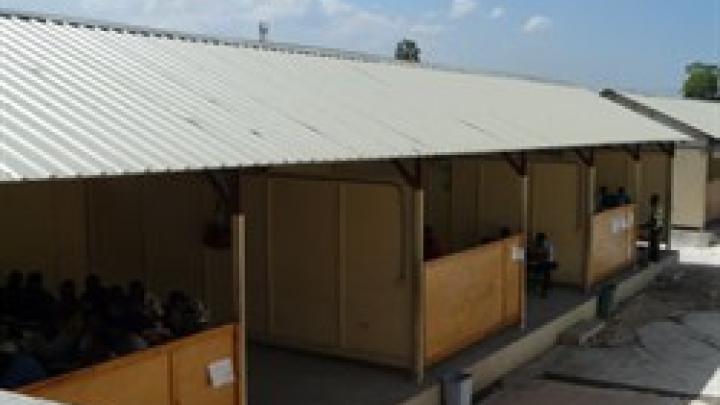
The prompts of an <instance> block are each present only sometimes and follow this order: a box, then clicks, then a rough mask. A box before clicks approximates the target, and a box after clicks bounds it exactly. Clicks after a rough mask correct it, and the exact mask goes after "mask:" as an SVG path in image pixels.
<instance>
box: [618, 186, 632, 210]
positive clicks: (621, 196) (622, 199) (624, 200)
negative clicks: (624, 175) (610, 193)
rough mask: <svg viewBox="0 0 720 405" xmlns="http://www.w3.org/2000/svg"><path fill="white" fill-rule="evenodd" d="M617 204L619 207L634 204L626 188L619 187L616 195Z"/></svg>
mask: <svg viewBox="0 0 720 405" xmlns="http://www.w3.org/2000/svg"><path fill="white" fill-rule="evenodd" d="M615 202H616V203H617V205H618V207H620V206H623V205H628V204H632V200H631V198H630V195H629V194H628V193H627V191H625V187H618V192H617V194H616V195H615Z"/></svg>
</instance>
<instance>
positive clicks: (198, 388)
mask: <svg viewBox="0 0 720 405" xmlns="http://www.w3.org/2000/svg"><path fill="white" fill-rule="evenodd" d="M241 336H242V328H241V327H237V326H236V325H227V326H223V327H220V328H217V329H213V330H209V331H206V332H203V333H200V334H197V335H194V336H190V337H187V338H184V339H180V340H178V341H175V342H172V343H169V344H167V345H164V346H158V347H155V348H152V349H148V350H145V351H142V352H139V353H135V354H132V355H129V356H125V357H122V358H118V359H116V360H112V361H109V362H106V363H103V364H99V365H97V366H93V367H89V368H86V369H82V370H79V371H76V372H72V373H69V374H66V375H63V376H60V377H56V378H52V379H49V380H47V381H43V382H40V383H37V384H33V385H31V386H28V387H26V388H24V389H22V390H20V391H21V392H22V393H23V394H27V395H30V396H35V397H39V398H45V399H49V400H54V401H60V402H65V403H72V404H75V405H127V404H153V405H194V404H203V405H237V404H243V402H242V398H243V395H242V393H241V392H240V389H239V384H238V383H237V382H238V381H239V380H240V378H239V376H238V368H237V366H236V364H237V363H236V360H235V359H236V358H237V357H236V354H235V348H236V347H237V344H236V340H237V339H240V338H241ZM225 359H229V360H231V361H232V363H233V365H234V367H233V368H234V373H235V375H234V381H235V383H234V384H233V383H231V384H225V385H222V386H218V387H213V386H212V383H211V381H210V377H209V372H208V366H209V365H211V364H212V363H214V362H217V361H221V360H225Z"/></svg>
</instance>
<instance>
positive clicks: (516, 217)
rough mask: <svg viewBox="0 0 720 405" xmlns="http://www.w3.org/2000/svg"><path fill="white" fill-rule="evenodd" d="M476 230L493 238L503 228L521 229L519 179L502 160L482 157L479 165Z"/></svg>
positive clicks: (485, 236)
mask: <svg viewBox="0 0 720 405" xmlns="http://www.w3.org/2000/svg"><path fill="white" fill-rule="evenodd" d="M480 170H481V175H480V177H481V179H480V191H479V193H478V194H479V201H478V210H479V221H480V224H479V228H480V229H479V233H480V236H481V237H482V238H496V237H497V236H498V234H499V232H500V229H501V228H502V227H508V228H510V230H511V231H519V230H520V221H521V215H520V213H521V212H520V210H521V206H520V205H521V200H520V199H521V193H520V191H521V190H520V179H519V177H518V175H517V174H516V173H515V171H514V169H513V168H512V167H511V166H510V165H509V164H508V163H507V162H505V161H501V160H497V161H493V160H485V161H482V162H481V164H480Z"/></svg>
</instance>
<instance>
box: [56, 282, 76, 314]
mask: <svg viewBox="0 0 720 405" xmlns="http://www.w3.org/2000/svg"><path fill="white" fill-rule="evenodd" d="M59 296H60V301H59V302H58V305H57V320H58V322H60V323H65V322H67V321H68V319H70V318H71V317H72V316H74V315H75V314H76V313H77V312H78V311H80V310H81V308H82V305H81V303H80V299H79V298H78V296H77V289H76V287H75V282H74V281H73V280H65V281H63V282H62V284H61V285H60V294H59Z"/></svg>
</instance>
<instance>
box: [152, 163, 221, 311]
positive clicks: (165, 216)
mask: <svg viewBox="0 0 720 405" xmlns="http://www.w3.org/2000/svg"><path fill="white" fill-rule="evenodd" d="M142 183H143V184H142V187H143V190H142V195H141V199H142V204H143V205H142V208H141V209H142V215H143V218H142V220H143V231H144V232H143V234H144V246H143V249H144V251H143V255H144V262H145V267H146V278H147V280H148V281H149V283H148V284H149V287H150V288H152V289H153V290H155V291H157V292H158V293H159V294H162V295H163V296H165V295H167V294H168V293H169V291H168V289H180V290H182V291H186V292H188V293H190V294H192V296H196V297H203V296H204V295H205V294H204V290H203V285H204V281H205V280H204V279H203V266H204V257H203V250H204V246H203V243H202V239H203V233H204V230H205V226H206V224H207V223H208V222H209V221H210V219H211V216H209V215H208V216H207V217H205V215H207V214H206V213H207V212H212V211H211V210H212V208H207V209H205V208H206V207H203V206H202V205H203V201H202V197H203V195H206V194H204V193H203V191H205V190H204V187H205V186H206V185H205V184H202V183H200V182H199V179H195V178H192V177H167V178H157V177H154V178H147V179H144V180H143V182H142ZM207 187H210V186H209V185H207ZM203 214H205V215H203ZM231 291H232V290H231V289H228V293H230V292H231Z"/></svg>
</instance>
